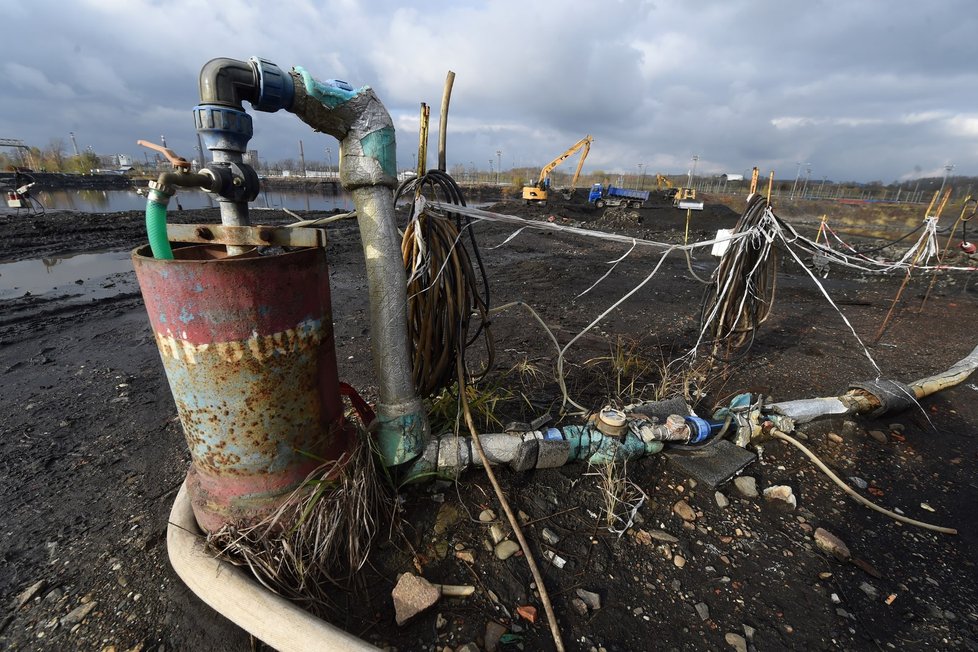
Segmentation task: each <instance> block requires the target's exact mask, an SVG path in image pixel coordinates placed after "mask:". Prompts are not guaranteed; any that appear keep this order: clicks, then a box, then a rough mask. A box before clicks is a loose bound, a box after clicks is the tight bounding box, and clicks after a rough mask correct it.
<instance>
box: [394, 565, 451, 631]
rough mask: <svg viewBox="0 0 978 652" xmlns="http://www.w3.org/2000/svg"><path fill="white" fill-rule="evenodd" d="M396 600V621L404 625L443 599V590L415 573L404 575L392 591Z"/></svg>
mask: <svg viewBox="0 0 978 652" xmlns="http://www.w3.org/2000/svg"><path fill="white" fill-rule="evenodd" d="M391 597H392V598H393V599H394V620H396V621H397V624H398V625H403V624H404V623H406V622H407V621H408V620H410V619H411V618H413V617H414V616H416V615H417V614H419V613H421V612H422V611H424V610H425V609H427V608H429V607H431V606H432V605H433V604H435V603H436V602H438V599H439V598H440V597H441V589H440V588H438V587H437V586H433V585H432V584H431V582H429V581H428V580H426V579H425V578H423V577H418V576H417V575H414V574H413V573H404V574H403V575H401V577H400V579H398V580H397V585H396V586H394V590H393V591H391Z"/></svg>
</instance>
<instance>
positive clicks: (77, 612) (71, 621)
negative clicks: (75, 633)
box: [60, 600, 97, 627]
mask: <svg viewBox="0 0 978 652" xmlns="http://www.w3.org/2000/svg"><path fill="white" fill-rule="evenodd" d="M96 604H97V603H96V602H95V601H94V600H93V601H91V602H89V603H88V604H81V605H78V606H77V607H75V608H74V609H72V610H71V611H70V612H68V615H67V616H64V617H62V618H61V621H60V624H61V626H62V627H73V626H74V625H77V624H78V623H80V622H81V621H83V620H85V618H87V617H88V614H90V613H92V610H93V609H95V605H96Z"/></svg>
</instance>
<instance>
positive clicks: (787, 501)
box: [764, 484, 798, 509]
mask: <svg viewBox="0 0 978 652" xmlns="http://www.w3.org/2000/svg"><path fill="white" fill-rule="evenodd" d="M764 498H765V499H767V500H768V501H770V502H778V503H781V504H784V505H788V506H790V507H791V509H794V508H796V507H798V500H797V499H796V498H795V493H794V492H793V491H792V490H791V487H789V486H788V485H786V484H779V485H774V486H773V487H768V488H767V489H765V490H764Z"/></svg>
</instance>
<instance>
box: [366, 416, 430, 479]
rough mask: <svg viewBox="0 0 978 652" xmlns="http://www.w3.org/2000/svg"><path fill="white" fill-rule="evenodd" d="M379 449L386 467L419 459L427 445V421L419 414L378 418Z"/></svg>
mask: <svg viewBox="0 0 978 652" xmlns="http://www.w3.org/2000/svg"><path fill="white" fill-rule="evenodd" d="M377 421H378V423H377V427H376V432H377V447H378V448H379V449H380V455H381V458H382V459H383V460H384V464H385V465H386V466H398V465H399V464H403V463H404V462H408V461H410V460H413V459H414V458H416V457H418V454H419V453H420V452H421V451H423V450H424V445H425V430H426V427H425V420H424V417H423V416H422V415H420V414H417V413H411V414H405V415H401V416H395V417H392V418H388V419H385V418H383V417H382V416H378V418H377Z"/></svg>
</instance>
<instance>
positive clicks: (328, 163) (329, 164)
mask: <svg viewBox="0 0 978 652" xmlns="http://www.w3.org/2000/svg"><path fill="white" fill-rule="evenodd" d="M326 172H327V174H329V175H330V176H332V175H331V173H332V172H333V152H332V151H330V149H329V148H328V147H327V148H326Z"/></svg>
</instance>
